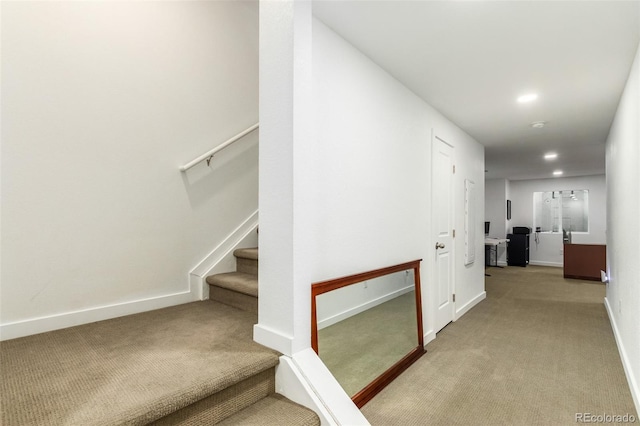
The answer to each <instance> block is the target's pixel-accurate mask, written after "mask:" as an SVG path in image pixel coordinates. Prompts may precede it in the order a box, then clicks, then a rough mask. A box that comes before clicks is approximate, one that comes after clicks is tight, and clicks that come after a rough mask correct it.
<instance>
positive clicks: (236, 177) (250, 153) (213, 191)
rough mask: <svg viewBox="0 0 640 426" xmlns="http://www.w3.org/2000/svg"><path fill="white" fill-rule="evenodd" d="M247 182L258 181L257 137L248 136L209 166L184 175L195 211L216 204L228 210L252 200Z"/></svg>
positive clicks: (215, 158)
mask: <svg viewBox="0 0 640 426" xmlns="http://www.w3.org/2000/svg"><path fill="white" fill-rule="evenodd" d="M247 180H253V181H255V182H257V180H258V134H257V133H256V134H251V135H247V136H246V137H245V138H243V139H240V140H238V141H236V142H235V143H233V144H232V145H230V146H229V147H227V148H225V149H224V150H222V151H220V152H219V153H217V154H216V155H215V157H213V159H212V160H211V163H210V164H209V165H208V166H207V162H206V161H202V162H201V163H199V164H197V165H195V166H193V167H192V168H191V169H189V170H187V171H186V172H182V181H183V184H184V187H185V190H186V194H187V197H188V198H189V204H190V205H191V207H192V209H194V210H196V209H199V208H201V207H203V206H204V205H206V204H209V203H212V202H215V203H217V204H220V205H221V206H225V205H226V203H229V202H234V201H235V200H238V199H242V198H246V197H249V196H251V194H247V193H246V191H247V190H246V185H244V182H246V181H247ZM255 187H256V188H257V184H255ZM257 196H258V194H257V191H256V194H255V197H256V198H257Z"/></svg>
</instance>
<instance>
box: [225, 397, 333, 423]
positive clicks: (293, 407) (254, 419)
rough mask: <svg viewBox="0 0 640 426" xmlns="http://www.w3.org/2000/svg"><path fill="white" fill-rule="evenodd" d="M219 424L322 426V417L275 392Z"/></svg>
mask: <svg viewBox="0 0 640 426" xmlns="http://www.w3.org/2000/svg"><path fill="white" fill-rule="evenodd" d="M218 425H220V426H238V425H247V426H250V425H265V426H286V425H292V426H293V425H295V426H320V419H319V418H318V415H317V414H316V413H314V412H313V411H311V410H309V409H308V408H305V407H303V406H301V405H298V404H296V403H294V402H292V401H290V400H288V399H287V398H285V397H283V396H282V395H278V394H273V395H271V396H268V397H266V398H264V399H261V400H260V401H258V402H256V403H255V404H253V405H250V406H249V407H247V408H245V409H244V410H242V411H239V412H237V413H236V414H234V415H233V416H231V417H228V418H227V419H226V420H224V421H222V422H220V423H218Z"/></svg>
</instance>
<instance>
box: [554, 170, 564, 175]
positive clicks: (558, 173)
mask: <svg viewBox="0 0 640 426" xmlns="http://www.w3.org/2000/svg"><path fill="white" fill-rule="evenodd" d="M553 175H554V176H560V175H562V170H556V171H555V172H553Z"/></svg>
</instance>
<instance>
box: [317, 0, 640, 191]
mask: <svg viewBox="0 0 640 426" xmlns="http://www.w3.org/2000/svg"><path fill="white" fill-rule="evenodd" d="M313 11H314V15H315V16H316V17H317V18H318V19H320V20H321V21H323V22H324V23H325V24H327V25H328V26H329V27H331V28H332V29H333V30H334V31H336V32H337V33H338V34H340V35H341V36H342V37H344V38H345V39H346V40H348V41H349V42H350V43H351V44H353V45H354V46H355V47H357V48H358V49H359V50H361V51H362V52H363V53H364V54H366V55H367V56H368V57H369V58H371V59H372V60H373V61H375V62H376V63H377V64H379V65H380V66H381V67H382V68H384V69H385V70H386V71H387V72H389V73H390V74H391V75H393V76H394V77H395V78H396V79H398V80H399V81H401V82H402V83H403V84H404V85H406V86H407V87H408V88H409V89H411V90H412V91H413V92H415V93H416V94H417V95H418V96H420V97H421V98H422V99H424V100H425V101H426V102H428V103H429V104H431V105H432V106H433V107H435V108H436V109H437V110H439V111H440V112H441V113H442V114H444V115H445V116H447V117H448V118H449V119H450V120H452V121H453V122H455V123H456V124H457V125H458V126H460V127H461V128H462V129H463V130H465V131H466V132H467V133H468V134H470V135H471V136H472V137H474V138H475V139H476V140H477V141H478V142H480V143H481V144H483V145H484V146H485V147H486V150H485V156H486V169H487V170H488V172H487V173H486V178H487V179H491V178H506V179H511V180H517V179H533V178H546V177H552V172H553V170H555V169H561V170H563V171H564V176H580V175H590V174H600V173H604V170H605V158H604V153H605V140H606V137H607V134H608V132H609V127H610V126H611V122H612V120H613V116H614V114H615V110H616V107H617V105H618V102H619V100H620V96H621V94H622V90H623V88H624V85H625V82H626V79H627V77H628V74H629V70H630V68H631V64H632V62H633V58H634V56H635V53H636V49H637V47H638V41H639V40H640V1H625V2H623V1H553V2H552V1H512V2H506V1H398V0H396V1H366V0H364V1H322V0H316V1H314V4H313ZM530 92H535V93H537V94H538V96H539V97H538V99H537V100H536V101H534V102H532V103H528V104H518V103H517V102H516V98H517V97H518V96H520V95H522V94H526V93H530ZM534 121H547V122H548V124H547V125H546V127H544V128H543V129H534V128H531V127H530V126H529V124H530V123H532V122H534ZM548 151H555V152H557V153H558V158H557V160H555V161H554V162H547V161H545V160H544V159H543V154H544V153H545V152H548Z"/></svg>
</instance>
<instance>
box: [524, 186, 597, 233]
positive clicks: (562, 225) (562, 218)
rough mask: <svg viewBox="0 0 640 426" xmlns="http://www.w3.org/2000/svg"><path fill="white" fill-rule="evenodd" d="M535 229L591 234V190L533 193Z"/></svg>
mask: <svg viewBox="0 0 640 426" xmlns="http://www.w3.org/2000/svg"><path fill="white" fill-rule="evenodd" d="M533 209H534V212H533V222H534V225H533V226H534V227H535V228H538V227H540V232H562V231H565V232H589V190H587V189H578V190H562V191H551V192H534V193H533Z"/></svg>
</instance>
